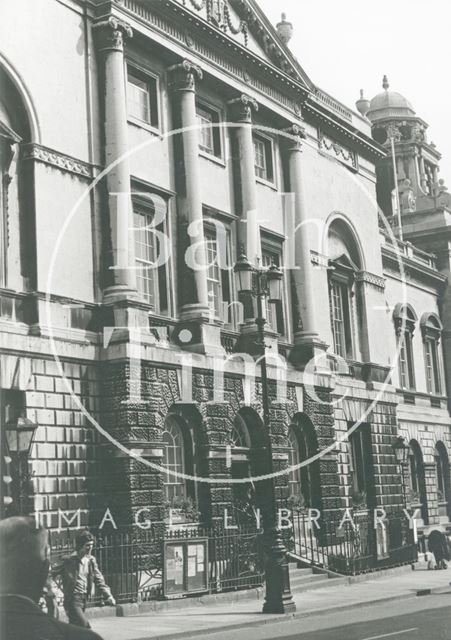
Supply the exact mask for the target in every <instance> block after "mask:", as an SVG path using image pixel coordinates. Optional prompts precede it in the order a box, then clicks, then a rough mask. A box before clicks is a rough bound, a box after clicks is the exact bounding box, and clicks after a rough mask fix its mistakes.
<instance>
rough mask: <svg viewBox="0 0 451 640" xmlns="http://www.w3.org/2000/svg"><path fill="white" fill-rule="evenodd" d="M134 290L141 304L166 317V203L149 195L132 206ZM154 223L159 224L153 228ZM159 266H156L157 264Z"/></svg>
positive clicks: (167, 311)
mask: <svg viewBox="0 0 451 640" xmlns="http://www.w3.org/2000/svg"><path fill="white" fill-rule="evenodd" d="M133 221H134V229H133V232H134V239H135V264H136V286H137V289H138V294H139V296H140V297H141V299H142V300H144V301H145V302H147V303H148V304H149V305H150V307H151V308H152V311H154V312H155V313H159V314H161V315H168V314H169V296H168V291H169V286H168V284H169V283H168V278H169V273H168V269H169V263H168V260H167V259H165V257H164V251H165V247H164V246H163V244H164V243H162V242H161V238H166V237H167V236H166V228H167V202H166V201H165V200H164V199H163V198H162V197H160V196H158V195H155V194H149V197H148V199H147V198H146V199H144V198H140V199H139V201H134V203H133ZM156 221H161V222H160V223H159V224H157V225H155V222H156ZM160 262H161V263H162V264H159V263H160Z"/></svg>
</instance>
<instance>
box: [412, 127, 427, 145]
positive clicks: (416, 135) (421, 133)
mask: <svg viewBox="0 0 451 640" xmlns="http://www.w3.org/2000/svg"><path fill="white" fill-rule="evenodd" d="M412 140H415V141H416V142H426V133H425V129H424V125H422V124H420V123H419V122H417V123H416V124H414V125H413V127H412Z"/></svg>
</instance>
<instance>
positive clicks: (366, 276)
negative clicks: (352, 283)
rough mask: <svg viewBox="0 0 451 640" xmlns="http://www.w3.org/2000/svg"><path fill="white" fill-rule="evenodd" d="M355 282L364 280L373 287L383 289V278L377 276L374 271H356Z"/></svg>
mask: <svg viewBox="0 0 451 640" xmlns="http://www.w3.org/2000/svg"><path fill="white" fill-rule="evenodd" d="M355 279H356V282H364V283H365V284H369V285H371V286H372V287H374V288H375V289H379V290H380V291H383V290H384V289H385V278H383V277H382V276H378V275H377V274H376V273H370V272H369V271H358V272H357V273H356V274H355Z"/></svg>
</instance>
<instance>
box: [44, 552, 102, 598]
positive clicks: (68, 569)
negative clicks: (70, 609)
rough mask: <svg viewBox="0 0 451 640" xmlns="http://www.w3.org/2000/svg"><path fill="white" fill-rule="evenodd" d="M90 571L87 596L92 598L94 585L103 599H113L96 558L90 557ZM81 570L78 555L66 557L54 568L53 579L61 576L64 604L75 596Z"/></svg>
mask: <svg viewBox="0 0 451 640" xmlns="http://www.w3.org/2000/svg"><path fill="white" fill-rule="evenodd" d="M88 566H89V571H88V578H87V581H88V585H87V590H86V591H87V595H88V596H90V595H91V594H92V591H93V587H94V585H95V586H96V587H97V588H98V589H99V591H100V593H101V594H102V596H103V598H105V599H107V598H110V597H111V590H110V588H109V587H108V585H107V584H106V582H105V578H104V577H103V575H102V573H101V571H100V569H99V567H98V565H97V561H96V559H95V558H94V556H89V565H88ZM79 568H80V558H79V557H78V555H77V553H75V552H74V553H72V554H71V555H70V556H66V557H65V558H63V559H62V560H61V562H60V563H59V564H57V565H55V566H53V567H52V570H51V573H52V577H53V578H55V577H57V576H61V581H62V588H63V593H64V602H70V601H71V600H72V598H73V596H74V590H75V585H76V582H77V579H78V572H79Z"/></svg>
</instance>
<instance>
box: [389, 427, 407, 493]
mask: <svg viewBox="0 0 451 640" xmlns="http://www.w3.org/2000/svg"><path fill="white" fill-rule="evenodd" d="M392 446H393V451H394V452H395V458H396V462H397V464H398V467H399V468H400V472H401V487H402V497H403V501H404V504H405V502H406V490H405V483H404V465H405V464H406V462H407V459H408V457H409V447H408V445H407V444H406V441H405V438H403V437H402V436H398V437H397V438H396V440H395V441H394V443H393V445H392Z"/></svg>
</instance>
